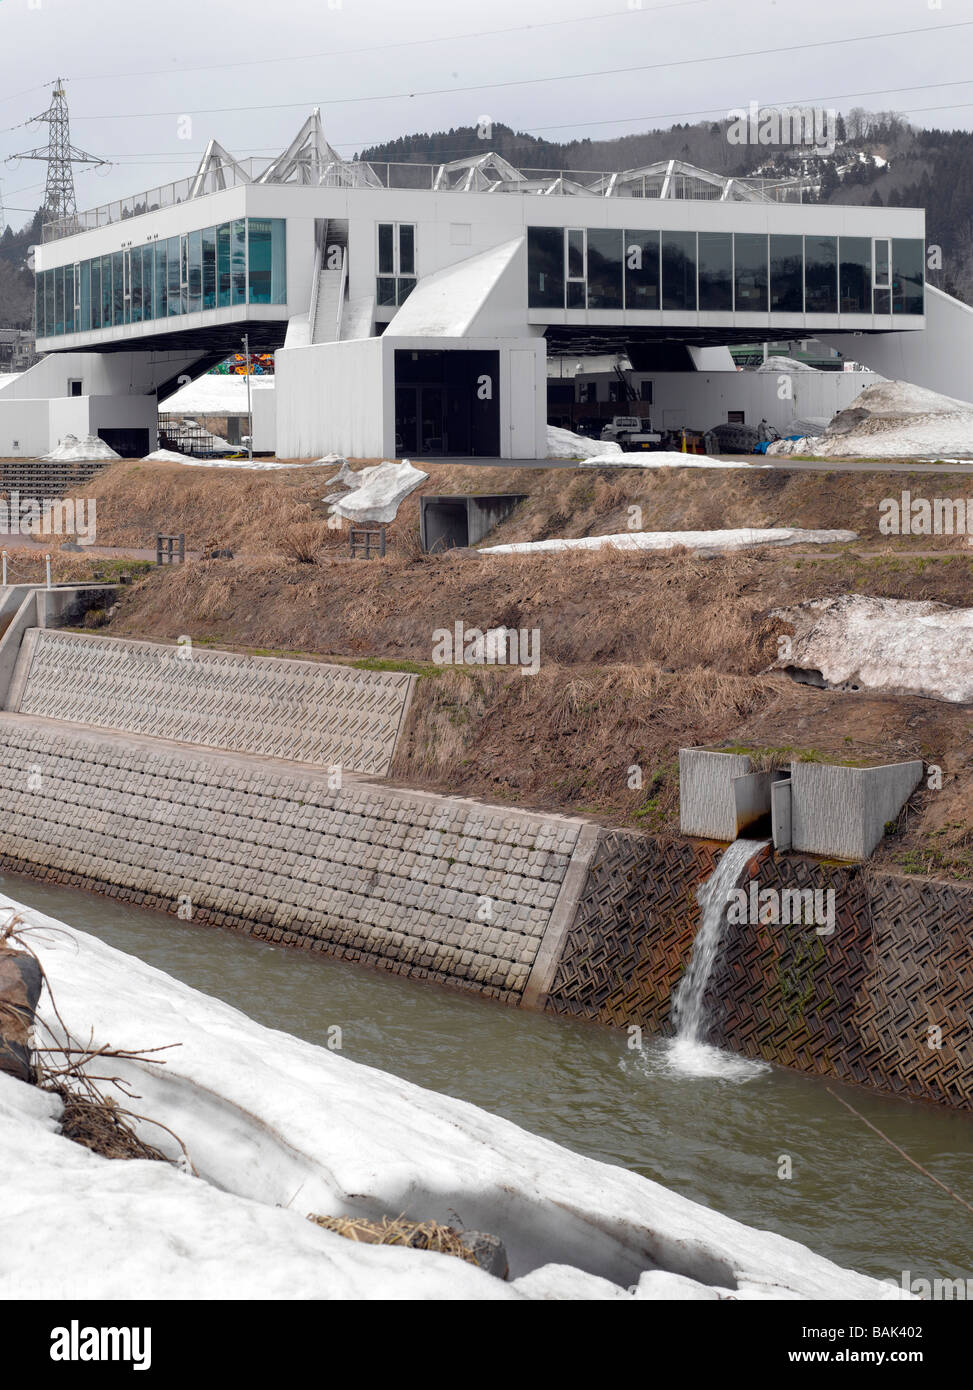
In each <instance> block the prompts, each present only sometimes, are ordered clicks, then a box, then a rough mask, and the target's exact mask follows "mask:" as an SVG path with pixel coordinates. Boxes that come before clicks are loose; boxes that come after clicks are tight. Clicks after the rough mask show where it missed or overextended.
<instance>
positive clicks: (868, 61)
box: [0, 0, 973, 226]
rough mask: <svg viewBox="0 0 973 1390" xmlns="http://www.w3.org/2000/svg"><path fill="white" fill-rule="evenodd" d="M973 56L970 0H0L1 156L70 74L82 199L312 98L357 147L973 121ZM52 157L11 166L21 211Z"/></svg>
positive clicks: (350, 148) (141, 184) (271, 145)
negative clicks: (763, 113) (818, 110)
mask: <svg viewBox="0 0 973 1390" xmlns="http://www.w3.org/2000/svg"><path fill="white" fill-rule="evenodd" d="M964 24H965V25H968V26H969V27H950V26H957V25H964ZM532 25H536V26H537V27H529V26H532ZM497 30H508V31H509V32H506V33H496V32H492V33H491V32H489V31H497ZM900 30H907V31H913V32H910V33H906V34H902V35H900V36H898V37H891V36H889V37H875V36H878V35H890V34H891V33H892V32H893V31H900ZM862 36H864V38H865V41H863V42H848V40H849V39H851V38H857V37H862ZM828 40H841V41H842V42H839V43H835V44H833V45H832V44H830V43H829V44H828V46H826V47H821V46H818V47H807V48H804V49H802V48H801V47H800V45H802V44H803V45H810V44H817V45H821V44H822V43H823V42H825V41H828ZM766 49H775V50H778V51H777V52H776V53H764V54H763V56H751V57H737V58H723V57H722V55H727V54H744V53H747V52H749V51H752V50H766ZM717 57H719V58H720V59H721V60H720V61H708V60H711V59H715V58H717ZM971 58H973V0H855V3H853V4H851V3H849V0H815V3H814V4H813V5H810V6H809V5H808V4H807V3H805V0H565V2H564V3H563V4H562V3H553V0H490V3H488V4H484V3H480V2H479V0H408V2H407V3H403V0H330V3H329V0H221V3H219V4H206V3H205V2H203V3H201V0H151V3H145V0H141V3H139V0H0V160H2V159H3V158H4V157H5V156H6V155H8V154H12V153H14V152H16V151H19V150H24V149H27V148H30V147H31V146H35V145H44V146H46V143H47V127H46V126H30V127H27V128H26V129H13V130H11V129H8V127H11V126H14V125H16V124H17V123H18V122H22V121H24V120H25V119H26V118H27V117H28V116H31V115H34V114H36V113H37V112H39V111H42V110H44V109H45V108H46V106H47V104H48V100H49V89H46V88H45V87H44V86H43V84H44V83H47V82H50V81H51V79H53V78H54V77H57V76H62V77H64V78H66V79H67V83H68V86H67V91H68V98H69V102H70V109H71V120H72V126H71V133H72V139H73V141H74V143H75V144H76V145H79V146H81V147H82V148H84V149H86V150H89V151H91V152H92V153H94V154H98V155H101V156H103V157H104V158H106V159H110V160H112V161H113V166H112V167H111V169H109V170H107V171H105V170H102V171H99V172H97V173H95V172H91V171H90V170H89V171H86V170H83V169H78V170H76V180H77V192H78V205H79V207H81V208H86V207H93V206H95V205H97V204H99V203H102V202H107V201H109V200H111V199H112V198H117V197H119V196H122V195H125V194H129V193H136V192H138V191H141V190H143V189H146V188H150V187H152V186H155V185H158V184H160V183H164V182H168V181H169V180H172V179H176V178H181V177H184V176H186V175H187V174H190V173H192V172H193V169H194V167H195V163H196V162H197V161H198V159H199V155H200V153H201V151H202V150H203V148H204V147H205V145H206V142H207V140H208V139H209V138H210V136H215V137H216V138H217V139H218V140H219V141H220V142H221V143H222V144H223V145H224V146H226V148H227V149H228V150H230V151H231V153H233V154H236V155H238V156H240V157H243V156H244V155H247V154H265V155H270V154H275V153H277V152H278V151H279V150H280V149H282V148H283V147H284V146H285V145H287V144H288V143H289V141H290V139H291V137H292V135H293V134H294V133H295V132H296V130H297V128H298V127H299V126H300V124H301V122H302V121H303V120H304V118H305V116H306V115H307V114H308V112H309V110H310V109H311V107H312V106H314V105H320V107H321V110H322V116H323V119H324V123H325V130H326V132H327V135H328V138H329V139H330V141H331V143H332V144H333V145H334V146H335V147H336V148H337V149H338V150H339V152H340V153H342V154H348V155H350V154H352V153H353V152H354V151H355V150H356V149H358V148H361V147H363V146H365V145H369V144H375V143H377V142H379V141H381V140H385V139H389V138H392V137H394V136H396V135H402V134H408V133H411V132H413V131H422V130H436V129H448V128H449V127H450V126H459V125H470V124H475V123H476V122H477V121H478V120H479V119H480V118H481V117H483V116H489V117H492V118H493V119H494V120H497V121H503V122H505V123H506V124H508V125H511V126H514V127H515V128H517V129H522V130H527V131H530V132H532V133H535V134H538V135H543V136H544V137H546V138H549V139H555V140H566V139H570V138H576V137H581V136H585V135H588V136H592V137H595V138H604V137H607V136H612V135H620V134H627V133H632V132H636V131H640V130H646V129H650V128H652V127H653V126H668V125H670V124H672V123H673V121H675V120H677V119H681V120H688V121H693V120H697V119H702V118H705V117H709V116H712V117H714V118H716V117H719V116H721V115H725V114H726V113H727V112H728V111H729V110H731V109H732V108H734V107H739V106H747V105H748V103H749V102H751V101H757V102H761V103H765V104H768V105H769V104H799V105H803V104H805V103H807V102H811V101H815V102H818V103H820V104H822V105H828V106H834V107H837V108H838V109H839V110H844V111H847V110H848V109H849V108H850V107H852V106H865V107H868V108H870V109H890V108H891V109H895V110H899V111H902V112H903V113H904V114H905V115H907V116H908V117H909V118H910V119H912V120H913V121H914V122H915V123H916V124H919V125H937V126H944V127H948V128H955V127H962V128H965V129H970V128H971V127H973V77H971V73H973V62H971ZM690 59H691V60H694V61H692V62H691V63H687V61H686V60H690ZM700 59H702V60H707V61H695V60H700ZM207 64H209V65H210V66H206V65H207ZM619 68H631V69H636V70H634V71H629V72H614V73H606V72H605V70H610V69H619ZM597 73H600V74H601V75H594V74H597ZM577 74H580V76H579V75H577ZM587 74H592V75H587ZM537 78H553V79H555V80H553V81H544V82H537V81H534V82H531V81H529V80H528V81H525V79H537ZM502 84H510V85H502ZM186 116H188V117H190V118H191V121H190V122H189V123H188V124H187V122H186V121H185V120H180V118H183V117H186ZM187 130H188V131H189V133H190V138H188V139H185V138H180V131H182V132H183V133H185V132H186V131H187ZM44 172H45V171H44V166H43V164H31V163H26V162H24V163H21V164H19V165H11V164H7V165H4V164H0V178H2V180H3V184H2V190H3V197H4V202H5V204H6V206H7V210H8V219H9V220H10V221H11V222H12V223H13V224H14V225H15V226H20V225H22V223H23V221H25V220H26V216H25V215H22V214H21V212H20V211H18V209H30V208H34V207H36V206H37V205H38V203H39V202H40V201H41V199H42V197H43V186H44Z"/></svg>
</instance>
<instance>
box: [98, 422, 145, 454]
mask: <svg viewBox="0 0 973 1390" xmlns="http://www.w3.org/2000/svg"><path fill="white" fill-rule="evenodd" d="M98 438H99V439H101V440H103V441H104V443H106V444H107V445H108V447H109V448H110V449H114V450H115V453H116V454H120V455H121V456H122V458H123V459H140V458H144V457H145V455H146V454H147V453H148V452H149V432H148V430H141V429H118V430H114V429H106V430H99V431H98Z"/></svg>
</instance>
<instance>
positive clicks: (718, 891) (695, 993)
mask: <svg viewBox="0 0 973 1390" xmlns="http://www.w3.org/2000/svg"><path fill="white" fill-rule="evenodd" d="M768 843H769V841H767V840H742V839H741V840H734V841H733V843H732V845H730V846H729V848H728V849H727V850H726V852H725V853H724V855H723V858H722V859H721V860H720V862H719V863H718V864H717V866H716V868H715V869H714V870H713V872H712V874H711V875H710V877H709V878H708V879H707V880H706V882H705V883H704V884H703V885H702V887H701V888H700V889H699V905H700V909H701V912H702V921H701V922H700V927H699V931H698V932H697V933H696V940H695V941H694V942H693V954H692V958H691V960H690V962H689V968H688V969H687V971H686V973H685V975H684V976H683V977H682V979H681V980H680V981H679V984H678V985H677V987H676V990H675V993H674V994H673V996H672V1017H673V1021H674V1022H675V1025H676V1040H677V1041H678V1042H683V1043H702V1042H704V1041H705V1039H704V1038H703V1036H702V1035H703V1031H704V1024H705V1022H706V1018H705V1012H704V1008H703V996H704V995H705V993H706V986H707V985H708V984H709V978H710V976H711V975H712V973H713V966H714V965H715V964H716V953H717V951H718V950H719V947H720V942H721V941H722V939H723V927H724V924H725V922H726V909H727V904H728V901H729V897H730V894H731V893H732V891H733V889H734V888H735V887H736V886H737V883H738V881H739V879H740V876H741V874H742V873H743V871H744V869H745V868H746V866H747V864H748V863H749V862H750V860H751V859H752V858H753V856H754V855H755V854H757V853H758V851H759V850H762V849H763V848H764V846H765V845H766V844H768Z"/></svg>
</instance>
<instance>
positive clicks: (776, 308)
mask: <svg viewBox="0 0 973 1390" xmlns="http://www.w3.org/2000/svg"><path fill="white" fill-rule="evenodd" d="M770 307H771V310H772V311H773V312H775V313H778V314H803V312H804V238H803V237H802V236H772V237H771V238H770Z"/></svg>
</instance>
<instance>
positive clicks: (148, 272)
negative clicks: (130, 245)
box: [142, 246, 155, 319]
mask: <svg viewBox="0 0 973 1390" xmlns="http://www.w3.org/2000/svg"><path fill="white" fill-rule="evenodd" d="M153 252H154V247H152V246H143V247H142V317H143V319H153V318H155V310H154V305H153V301H154V300H155V262H154V260H153Z"/></svg>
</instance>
